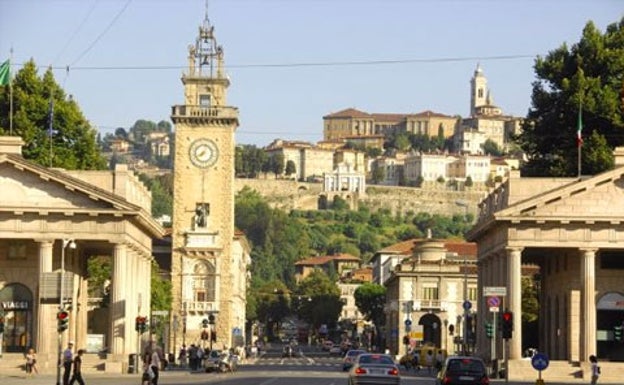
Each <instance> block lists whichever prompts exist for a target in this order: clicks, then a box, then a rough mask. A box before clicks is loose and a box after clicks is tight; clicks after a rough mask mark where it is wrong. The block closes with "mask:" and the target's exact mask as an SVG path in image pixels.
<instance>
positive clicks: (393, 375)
mask: <svg viewBox="0 0 624 385" xmlns="http://www.w3.org/2000/svg"><path fill="white" fill-rule="evenodd" d="M400 383H401V376H400V375H399V367H398V366H397V365H396V364H395V363H394V360H393V359H392V357H391V356H390V355H388V354H371V353H363V354H360V355H358V356H357V358H356V360H355V362H354V363H353V366H352V367H351V370H350V371H349V385H364V384H375V385H399V384H400Z"/></svg>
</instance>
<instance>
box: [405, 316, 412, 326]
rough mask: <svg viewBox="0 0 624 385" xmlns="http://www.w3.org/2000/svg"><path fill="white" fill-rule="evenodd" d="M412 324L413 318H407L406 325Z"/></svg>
mask: <svg viewBox="0 0 624 385" xmlns="http://www.w3.org/2000/svg"><path fill="white" fill-rule="evenodd" d="M411 324H412V320H411V319H409V318H408V319H406V320H405V326H410V325H411Z"/></svg>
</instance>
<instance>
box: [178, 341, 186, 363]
mask: <svg viewBox="0 0 624 385" xmlns="http://www.w3.org/2000/svg"><path fill="white" fill-rule="evenodd" d="M186 357H187V352H186V345H182V347H181V348H180V353H179V354H178V363H179V365H180V367H181V368H186V365H187V359H186Z"/></svg>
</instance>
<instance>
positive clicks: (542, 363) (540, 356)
mask: <svg viewBox="0 0 624 385" xmlns="http://www.w3.org/2000/svg"><path fill="white" fill-rule="evenodd" d="M531 365H533V368H534V369H535V370H540V371H541V370H544V369H546V368H547V367H548V356H547V355H546V354H544V353H536V354H535V355H534V356H533V358H531Z"/></svg>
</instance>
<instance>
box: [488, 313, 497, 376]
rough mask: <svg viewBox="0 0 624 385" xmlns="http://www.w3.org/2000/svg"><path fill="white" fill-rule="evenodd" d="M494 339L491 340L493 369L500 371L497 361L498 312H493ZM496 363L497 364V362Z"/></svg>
mask: <svg viewBox="0 0 624 385" xmlns="http://www.w3.org/2000/svg"><path fill="white" fill-rule="evenodd" d="M492 314H493V316H492V339H491V341H490V344H491V345H490V346H491V349H490V352H491V355H492V356H491V361H492V369H494V370H496V371H498V363H497V362H496V361H497V360H498V358H496V315H497V314H498V313H492ZM495 363H496V364H495ZM494 378H498V373H494Z"/></svg>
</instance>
